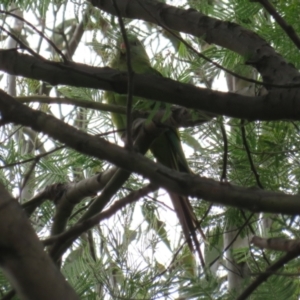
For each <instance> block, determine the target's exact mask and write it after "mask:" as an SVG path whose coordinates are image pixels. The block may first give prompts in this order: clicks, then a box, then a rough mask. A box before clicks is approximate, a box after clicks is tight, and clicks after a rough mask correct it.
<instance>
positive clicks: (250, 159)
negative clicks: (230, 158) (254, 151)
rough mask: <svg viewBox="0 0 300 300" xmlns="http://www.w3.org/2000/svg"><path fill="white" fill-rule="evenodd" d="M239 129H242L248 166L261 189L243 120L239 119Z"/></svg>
mask: <svg viewBox="0 0 300 300" xmlns="http://www.w3.org/2000/svg"><path fill="white" fill-rule="evenodd" d="M241 131H242V139H243V144H244V147H245V150H246V153H247V156H248V160H249V163H250V166H251V171H252V173H253V174H254V177H255V180H256V183H257V185H258V186H259V187H260V188H261V189H263V188H264V187H263V185H262V184H261V182H260V179H259V174H258V173H257V170H256V168H255V166H254V163H253V160H252V156H251V153H250V149H249V145H248V142H247V138H246V130H245V120H241Z"/></svg>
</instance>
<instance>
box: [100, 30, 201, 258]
mask: <svg viewBox="0 0 300 300" xmlns="http://www.w3.org/2000/svg"><path fill="white" fill-rule="evenodd" d="M127 39H128V43H129V48H130V59H131V66H132V70H133V71H134V72H135V73H139V74H150V75H158V76H162V75H161V74H160V73H159V72H158V71H156V70H155V69H153V68H152V67H151V64H150V60H149V58H148V55H147V53H146V51H145V49H144V47H143V45H142V43H141V42H140V41H139V40H138V39H137V38H136V36H134V35H131V34H129V35H127ZM127 51H128V50H127V49H126V46H125V43H124V42H122V41H121V42H120V43H119V45H118V46H117V53H116V55H115V57H114V58H113V60H112V62H111V67H112V68H113V69H117V70H119V71H127V58H126V53H127ZM105 99H106V102H107V103H109V104H115V105H120V106H126V103H127V95H120V94H116V93H113V92H105ZM138 101H139V102H140V101H143V99H140V98H136V97H134V98H133V106H134V105H135V104H136V103H137V102H138ZM144 101H146V100H144ZM148 102H150V104H151V105H152V107H153V103H154V102H153V101H148ZM148 107H150V105H149V106H148ZM111 116H112V121H113V123H114V125H115V126H116V128H117V129H118V130H119V131H120V134H122V133H123V132H124V130H125V129H126V125H127V123H126V115H123V114H118V113H111ZM150 151H151V152H152V154H153V155H154V157H155V158H156V160H157V161H158V162H159V163H161V164H163V165H165V166H167V167H169V168H170V169H173V170H177V171H180V172H186V173H191V170H190V168H189V166H188V164H187V161H186V159H185V156H184V153H183V150H182V146H181V142H180V137H179V133H178V131H177V129H176V128H171V127H169V128H168V129H167V130H166V131H164V133H162V134H161V135H160V136H159V137H157V138H156V139H155V140H154V142H153V143H152V144H151V146H150ZM169 195H170V198H171V200H172V203H173V206H174V209H175V211H176V214H177V217H178V219H179V222H180V224H181V226H182V230H183V233H184V236H185V239H186V241H187V243H188V246H189V248H190V250H191V251H192V252H193V251H194V249H196V251H197V252H198V253H199V251H200V248H199V242H198V239H197V236H196V233H195V230H196V227H197V219H196V216H195V214H194V212H193V209H192V206H191V204H190V202H189V199H188V198H187V197H183V196H179V195H177V194H175V193H173V192H169ZM199 255H200V254H199Z"/></svg>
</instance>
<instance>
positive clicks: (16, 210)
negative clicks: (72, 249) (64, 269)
mask: <svg viewBox="0 0 300 300" xmlns="http://www.w3.org/2000/svg"><path fill="white" fill-rule="evenodd" d="M0 207H1V210H0V257H1V259H0V266H1V268H2V270H3V271H4V274H5V275H6V276H7V277H8V279H9V280H10V282H11V283H12V285H13V287H14V288H15V289H16V291H17V294H18V295H19V297H20V299H49V300H50V299H51V300H52V299H79V298H78V296H77V295H76V294H75V292H74V291H73V290H72V288H71V287H70V286H69V284H68V283H67V281H66V280H65V279H64V277H63V276H62V274H61V273H60V272H59V270H58V269H57V268H56V267H55V265H54V263H53V261H51V259H50V257H49V256H48V255H47V254H46V253H45V252H44V250H43V247H42V244H41V243H40V241H39V240H38V238H37V236H36V234H35V232H34V231H33V229H32V227H31V225H30V223H29V220H28V218H27V217H26V215H25V213H24V212H23V211H22V209H21V206H20V205H19V204H18V202H17V201H16V200H15V199H13V198H12V197H11V196H10V195H9V194H8V192H7V191H6V190H5V189H4V187H3V185H2V184H0ZM33 283H34V286H33ZM53 287H55V288H53Z"/></svg>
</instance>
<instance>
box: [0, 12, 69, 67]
mask: <svg viewBox="0 0 300 300" xmlns="http://www.w3.org/2000/svg"><path fill="white" fill-rule="evenodd" d="M0 13H1V14H6V15H9V16H11V17H14V18H16V19H19V20H21V21H22V22H24V23H26V24H27V25H28V26H29V27H31V28H32V29H33V30H34V31H36V32H37V33H38V34H39V35H40V36H41V37H43V38H44V39H45V40H46V41H47V42H48V43H49V44H50V45H51V46H52V48H53V49H54V50H55V51H56V52H57V53H58V54H59V55H60V56H61V57H62V59H63V61H64V62H65V63H66V62H67V61H68V60H67V58H66V57H65V55H64V54H63V53H62V52H61V51H60V50H59V49H58V48H57V47H56V45H55V44H54V43H53V42H52V41H51V40H50V39H49V38H47V37H46V36H45V34H44V33H43V32H42V31H40V30H38V29H37V28H36V26H34V25H32V24H31V23H30V22H28V21H26V20H25V19H24V18H22V17H20V16H18V15H15V14H13V13H10V12H8V11H4V10H0Z"/></svg>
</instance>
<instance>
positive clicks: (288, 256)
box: [236, 247, 300, 300]
mask: <svg viewBox="0 0 300 300" xmlns="http://www.w3.org/2000/svg"><path fill="white" fill-rule="evenodd" d="M299 255H300V249H299V247H296V248H295V249H294V250H293V251H291V252H289V253H287V254H286V255H284V256H283V257H282V258H280V259H279V260H278V261H277V262H276V263H274V264H273V265H272V266H270V267H269V268H267V270H266V271H265V272H264V273H262V274H260V275H259V276H258V277H256V279H255V280H254V281H253V282H252V283H251V284H250V285H249V286H248V287H247V288H246V289H245V290H244V291H243V292H242V294H241V295H240V296H239V297H237V299H236V300H244V299H247V298H248V297H249V296H250V295H251V294H252V293H253V292H254V291H255V290H256V289H257V288H258V287H259V286H260V285H261V284H262V283H263V282H264V281H266V280H267V279H268V278H269V277H270V276H271V275H273V274H274V273H275V272H276V271H277V270H279V269H280V268H282V267H283V266H284V265H285V264H286V263H288V262H289V261H291V260H292V259H294V258H296V257H297V256H299Z"/></svg>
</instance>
